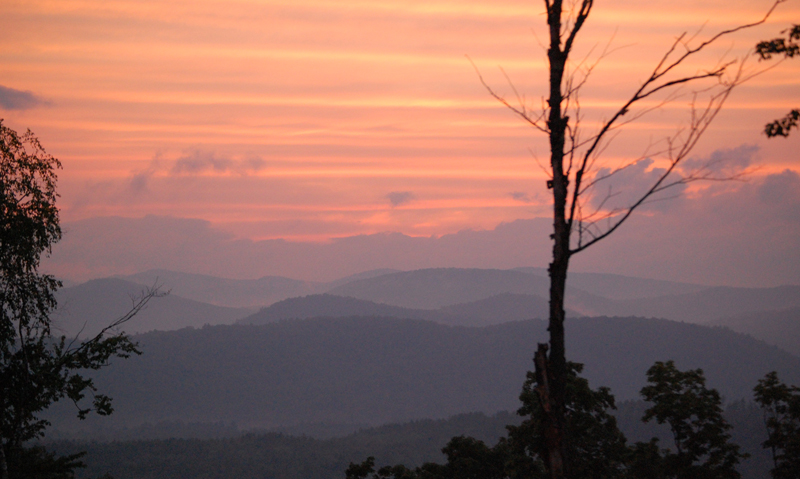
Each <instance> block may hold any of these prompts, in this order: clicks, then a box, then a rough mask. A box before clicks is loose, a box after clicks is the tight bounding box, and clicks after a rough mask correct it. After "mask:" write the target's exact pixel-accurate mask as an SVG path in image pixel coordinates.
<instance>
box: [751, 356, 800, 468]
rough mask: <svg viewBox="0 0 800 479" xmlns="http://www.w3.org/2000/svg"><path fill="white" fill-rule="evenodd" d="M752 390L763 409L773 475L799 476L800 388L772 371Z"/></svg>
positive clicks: (766, 445)
mask: <svg viewBox="0 0 800 479" xmlns="http://www.w3.org/2000/svg"><path fill="white" fill-rule="evenodd" d="M753 391H754V392H755V398H756V402H757V403H758V404H759V405H760V406H761V408H762V409H763V410H764V423H765V425H766V426H767V434H768V439H767V440H766V441H765V442H764V444H763V446H764V447H765V448H769V449H770V450H771V451H772V460H773V465H774V467H773V469H772V471H771V472H772V477H773V478H775V479H794V478H797V477H800V388H798V387H797V386H787V385H786V384H783V383H782V382H780V381H779V380H778V374H777V373H776V372H774V371H773V372H771V373H769V374H767V375H766V376H765V377H764V379H761V380H760V381H758V385H756V387H755V388H754V389H753Z"/></svg>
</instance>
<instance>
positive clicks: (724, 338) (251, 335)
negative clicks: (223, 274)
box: [52, 317, 800, 430]
mask: <svg viewBox="0 0 800 479" xmlns="http://www.w3.org/2000/svg"><path fill="white" fill-rule="evenodd" d="M545 329H546V324H545V322H543V321H539V320H528V321H516V322H509V323H504V324H499V325H494V326H487V327H473V328H467V327H453V326H445V325H441V324H436V323H433V322H429V321H422V320H413V319H394V318H385V317H381V318H375V317H349V318H316V319H307V320H286V321H280V322H276V323H270V324H266V325H262V326H244V325H235V326H208V327H204V328H200V329H188V328H187V329H181V330H178V331H169V332H151V333H146V334H142V335H137V336H135V337H134V339H135V340H136V341H138V342H139V343H140V345H141V348H142V351H143V353H144V354H143V355H142V356H137V357H133V358H130V359H128V360H125V361H117V362H116V363H115V364H114V367H112V368H107V369H104V370H101V371H99V372H97V373H96V378H97V384H98V386H99V387H100V388H101V390H102V391H103V392H104V393H108V394H109V395H110V396H112V397H113V398H114V401H115V402H114V406H115V413H114V414H113V415H112V416H110V417H109V418H102V419H101V421H102V422H99V423H98V422H93V421H91V420H89V421H84V422H82V423H77V421H74V420H73V419H74V408H73V407H71V405H69V404H64V405H58V406H59V407H57V408H55V410H54V411H53V417H52V419H53V421H54V424H55V426H56V427H57V428H58V429H62V430H66V429H69V428H71V427H84V428H91V427H94V426H97V427H114V428H122V427H135V426H137V425H140V424H143V423H145V422H150V423H155V422H160V421H184V422H219V421H222V422H236V423H237V424H238V425H239V427H240V428H250V427H261V428H275V427H293V426H297V425H298V424H304V423H332V424H359V425H363V424H372V425H377V424H384V423H388V422H396V421H405V420H410V419H416V418H444V417H447V416H450V415H453V414H458V413H463V412H471V411H482V412H486V413H493V412H495V411H499V410H514V409H515V408H516V407H517V404H518V401H517V396H518V395H519V392H520V387H521V382H522V378H524V376H525V371H527V370H529V369H530V368H531V356H532V352H533V350H534V348H535V345H536V343H537V342H542V341H545V340H546V331H545ZM567 338H568V339H567V354H568V357H569V358H570V359H571V360H574V361H578V362H582V363H585V364H586V369H585V376H586V377H587V378H588V379H589V380H590V382H591V384H592V385H593V386H595V387H596V386H600V385H605V386H609V387H611V389H612V391H613V392H614V394H615V395H616V396H617V397H618V398H619V399H628V398H635V397H637V395H638V390H639V389H640V388H641V387H642V386H643V385H644V382H645V375H644V373H645V371H646V369H647V368H648V367H649V366H650V365H652V363H653V362H654V361H657V360H667V359H675V360H676V363H677V365H678V366H679V367H680V368H683V369H685V368H696V367H700V368H703V369H704V370H705V372H706V376H707V378H708V383H709V385H710V386H711V387H715V388H718V389H719V390H720V392H721V393H722V394H723V395H724V396H725V397H726V398H727V399H729V400H735V399H738V398H749V397H751V395H752V387H753V386H754V385H755V384H756V382H757V380H758V379H759V378H761V377H763V376H764V374H766V373H767V372H769V371H772V370H776V371H778V372H779V374H780V375H781V378H782V379H783V380H784V381H786V382H789V383H792V384H800V358H797V357H795V356H792V355H790V354H788V353H786V352H784V351H783V350H781V349H778V348H777V347H773V346H769V345H767V344H765V343H763V342H760V341H757V340H755V339H753V338H751V337H749V336H746V335H742V334H738V333H735V332H733V331H731V330H729V329H726V328H712V327H705V326H699V325H692V324H686V323H679V322H674V321H666V320H656V319H641V318H582V319H572V320H568V322H567Z"/></svg>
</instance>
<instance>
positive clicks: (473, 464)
mask: <svg viewBox="0 0 800 479" xmlns="http://www.w3.org/2000/svg"><path fill="white" fill-rule="evenodd" d="M568 367H569V374H570V375H569V382H568V385H567V398H568V403H567V427H568V428H569V430H570V433H571V434H569V435H568V437H569V438H570V442H569V443H568V445H567V449H568V451H569V453H570V454H571V457H573V458H575V460H574V462H573V463H572V469H571V473H572V474H574V476H575V477H581V478H587V479H606V478H617V477H619V478H621V477H623V474H624V473H625V470H626V464H627V460H628V458H629V456H630V453H629V451H628V449H627V447H626V445H625V437H624V436H623V434H622V433H621V432H620V431H619V429H618V428H617V422H616V419H615V418H614V416H612V415H611V414H610V413H609V410H610V409H614V408H615V405H614V396H613V395H612V394H611V392H610V391H609V389H608V388H602V387H601V388H599V389H598V390H596V391H595V390H592V389H591V388H590V387H589V382H588V381H587V380H586V379H584V378H581V377H580V376H579V375H578V374H579V373H580V372H581V371H582V370H583V365H581V364H578V363H572V362H570V363H568ZM537 387H538V386H537V378H536V375H535V374H534V373H532V372H529V373H528V375H527V380H526V381H525V384H524V385H523V388H522V393H521V394H520V401H522V407H520V409H519V410H518V411H517V414H519V415H521V416H524V417H526V419H525V421H523V422H522V424H520V425H519V426H508V427H507V429H508V437H505V438H501V439H500V441H499V442H498V443H497V445H495V446H494V447H489V446H487V445H486V444H485V443H484V442H483V441H479V440H477V439H474V438H471V437H464V436H459V437H454V438H452V439H451V440H450V442H449V443H448V444H447V446H445V447H444V448H443V449H442V452H443V453H444V454H445V456H446V457H447V462H446V463H445V464H434V463H426V464H423V465H422V466H420V467H418V468H416V469H413V470H412V469H409V468H407V467H405V466H402V465H397V466H385V467H382V468H380V469H377V470H376V469H375V460H374V458H373V457H370V458H368V459H367V460H366V461H364V462H362V463H361V464H351V465H350V467H349V468H348V470H347V479H531V478H534V479H535V478H542V479H543V478H545V477H547V473H546V468H545V459H546V457H547V448H546V442H545V437H544V434H546V433H547V431H546V429H545V427H544V424H543V417H544V414H543V412H542V405H541V404H540V402H539V397H538V393H537V392H536V388H537Z"/></svg>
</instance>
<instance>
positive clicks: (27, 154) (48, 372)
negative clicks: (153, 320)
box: [0, 120, 160, 479]
mask: <svg viewBox="0 0 800 479" xmlns="http://www.w3.org/2000/svg"><path fill="white" fill-rule="evenodd" d="M60 167H61V163H60V162H59V161H58V160H57V159H56V158H54V157H52V156H51V155H49V154H48V153H47V152H46V151H45V150H44V148H43V147H42V145H41V144H40V143H39V140H38V139H37V138H36V137H35V136H34V135H33V133H31V132H30V130H29V131H27V132H26V133H25V134H23V135H18V134H17V132H16V131H14V130H12V129H10V128H8V127H6V126H4V125H3V123H2V120H0V407H2V410H1V412H0V479H8V478H9V477H14V476H12V474H18V473H20V471H31V470H34V469H36V468H40V466H42V464H45V465H46V466H47V465H48V464H49V466H48V468H49V469H48V468H45V469H46V470H49V471H50V472H52V475H51V476H50V477H62V476H63V475H64V474H66V476H69V475H71V471H72V469H74V467H76V466H77V465H78V464H79V463H78V462H76V461H75V459H77V458H76V457H71V458H67V459H65V460H61V459H56V458H53V457H52V456H49V455H47V454H45V453H43V452H41V451H40V450H38V449H28V448H25V447H24V443H25V442H26V441H29V440H31V439H34V438H37V437H41V436H43V435H44V431H45V429H46V427H47V426H48V422H47V421H46V420H44V419H41V418H40V417H39V413H41V412H42V411H43V410H45V409H46V408H47V407H48V406H50V405H51V404H52V403H54V402H56V401H59V400H61V399H65V398H66V399H68V400H70V401H72V402H73V403H74V404H75V405H76V407H77V413H78V416H79V417H80V418H84V417H86V415H87V414H88V413H89V412H90V411H96V412H97V413H99V414H110V413H111V411H112V407H111V399H110V398H109V397H107V396H105V395H102V394H98V393H97V388H96V387H95V385H94V382H93V381H92V379H91V378H89V377H86V376H85V375H84V374H85V371H86V370H92V369H99V368H101V367H103V366H106V365H108V364H109V361H110V360H111V359H112V358H114V357H120V358H127V357H129V356H130V355H131V354H139V350H138V349H137V347H136V344H135V343H133V342H132V341H131V340H130V338H128V337H127V336H126V335H125V334H124V333H122V332H119V331H118V329H117V327H118V326H120V325H121V324H123V323H124V322H125V321H127V320H129V319H130V318H131V317H133V316H134V315H135V314H136V313H137V312H138V311H139V310H141V309H142V308H143V307H144V306H145V305H146V304H147V302H148V301H149V300H150V299H151V298H153V297H154V296H157V295H159V294H160V293H159V292H158V289H157V288H152V289H149V290H147V291H145V292H144V293H143V295H142V297H141V298H139V299H138V300H137V301H135V302H134V305H133V308H132V309H131V311H130V312H129V313H127V314H126V315H124V316H123V317H121V318H119V319H117V320H116V321H114V322H113V323H112V324H110V325H109V326H108V327H106V328H105V329H103V330H102V331H101V332H100V333H99V334H97V335H96V336H95V337H93V338H90V339H88V340H86V341H79V339H78V338H74V339H71V340H67V338H66V337H64V336H61V337H60V338H54V337H53V336H52V335H51V320H50V313H51V312H52V311H53V309H54V308H55V307H56V300H55V296H54V294H55V291H56V289H57V288H58V287H60V286H61V283H60V282H59V281H57V280H56V279H55V278H54V277H52V276H50V275H46V274H41V273H39V271H38V268H39V263H40V260H41V258H42V255H46V254H49V253H50V251H51V247H52V245H53V244H54V243H56V242H57V241H58V240H59V239H60V238H61V228H60V226H59V215H58V208H57V207H56V204H55V202H56V198H57V197H58V195H57V193H56V179H57V175H56V170H57V169H59V168H60ZM87 395H90V396H92V397H91V401H90V402H89V403H88V404H86V401H85V400H86V399H88V398H86V396H87ZM42 467H43V466H42ZM59 474H62V476H60V475H59ZM66 476H63V477H66ZM17 477H21V476H17ZM42 477H44V476H42Z"/></svg>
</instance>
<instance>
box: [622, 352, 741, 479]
mask: <svg viewBox="0 0 800 479" xmlns="http://www.w3.org/2000/svg"><path fill="white" fill-rule="evenodd" d="M647 380H648V382H649V383H650V384H649V385H648V386H645V387H644V388H642V391H641V394H642V397H643V398H644V399H645V400H647V401H650V402H652V403H653V405H652V406H651V407H650V408H648V409H647V410H646V411H645V415H644V417H643V418H642V420H643V421H645V422H647V421H650V420H653V419H655V420H656V421H657V422H658V423H659V424H664V423H666V424H669V427H670V429H671V430H672V436H673V438H674V445H675V451H674V452H673V451H669V450H665V451H663V452H664V456H663V458H662V457H658V456H656V455H655V452H656V451H655V449H656V446H657V441H656V440H654V441H651V442H650V443H648V444H641V445H638V448H637V451H636V453H637V454H638V458H639V459H640V458H641V457H642V455H647V456H649V457H650V458H651V459H654V460H655V463H654V464H653V465H654V466H657V467H651V468H650V469H651V470H657V469H659V468H661V469H662V470H663V474H664V476H656V477H675V478H682V479H684V478H685V479H691V478H697V479H701V478H703V479H706V478H707V479H713V478H720V479H727V478H730V479H738V478H739V477H740V475H739V473H738V472H737V471H736V465H737V464H738V463H739V461H740V460H741V459H743V458H745V457H746V455H744V454H742V453H740V452H739V446H737V445H735V444H732V443H731V442H729V441H730V438H731V435H730V434H729V433H728V431H729V430H730V429H731V426H730V425H729V424H728V423H727V421H725V418H724V417H723V416H722V407H721V405H722V400H721V398H720V396H719V393H718V392H717V391H716V390H715V389H708V388H706V385H705V377H704V376H703V371H702V370H701V369H694V370H689V371H680V370H678V368H676V367H675V363H674V362H672V361H667V362H666V363H663V362H660V361H659V362H656V363H655V364H654V365H653V366H651V367H650V369H649V370H648V371H647ZM642 463H644V464H646V461H641V460H640V461H639V464H642Z"/></svg>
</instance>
